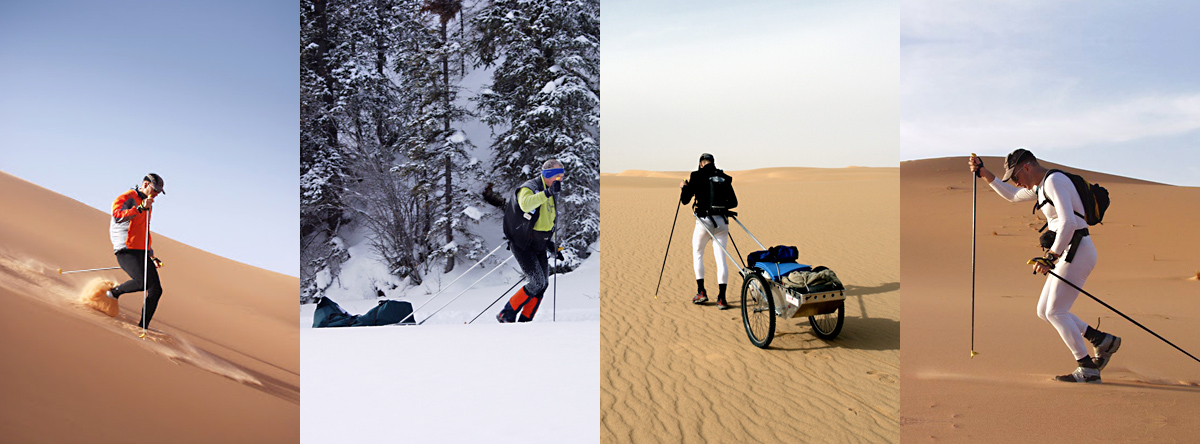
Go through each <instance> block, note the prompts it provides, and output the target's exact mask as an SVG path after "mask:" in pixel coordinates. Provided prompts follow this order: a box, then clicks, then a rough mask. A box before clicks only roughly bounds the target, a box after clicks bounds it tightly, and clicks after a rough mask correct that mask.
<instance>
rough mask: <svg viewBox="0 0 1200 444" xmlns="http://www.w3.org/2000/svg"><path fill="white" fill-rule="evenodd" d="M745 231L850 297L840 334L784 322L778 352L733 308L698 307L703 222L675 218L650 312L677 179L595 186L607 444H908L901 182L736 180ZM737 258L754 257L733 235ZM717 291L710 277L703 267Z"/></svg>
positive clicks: (816, 177)
mask: <svg viewBox="0 0 1200 444" xmlns="http://www.w3.org/2000/svg"><path fill="white" fill-rule="evenodd" d="M731 175H732V176H733V177H734V185H735V188H736V189H737V193H738V200H739V203H740V206H739V208H738V210H739V211H740V213H741V220H742V222H743V223H745V224H746V225H747V227H748V228H750V230H752V232H753V233H754V235H755V236H757V237H758V238H759V239H760V240H762V241H763V242H765V243H768V244H770V245H775V244H788V245H796V246H798V247H799V249H800V257H801V261H802V262H805V263H810V264H819V265H826V266H829V267H831V268H833V269H834V270H835V271H837V273H838V275H839V276H840V277H841V278H842V279H843V281H844V282H845V284H846V285H847V287H848V289H849V291H848V292H847V294H848V295H849V296H848V297H847V303H846V307H847V310H846V322H845V327H844V329H843V330H842V333H841V335H840V336H839V337H838V338H837V339H835V340H833V341H831V342H826V341H823V340H820V339H818V338H817V337H816V336H814V335H813V334H812V333H811V330H810V328H809V326H808V321H807V319H803V318H797V319H791V320H780V323H779V333H777V336H776V338H775V341H774V342H773V343H772V344H771V348H770V349H767V350H760V349H758V348H755V347H754V346H752V345H751V344H750V342H749V340H748V339H747V337H746V333H745V331H744V329H743V327H742V321H741V317H740V316H741V315H740V311H739V310H738V308H739V307H740V305H739V302H738V299H739V297H740V291H741V283H742V281H741V279H740V277H737V274H736V272H734V273H731V277H730V285H729V296H730V297H729V299H730V302H731V304H732V305H733V306H734V309H732V310H728V311H719V310H717V309H716V308H715V307H714V306H713V305H711V304H710V305H707V306H695V305H692V304H691V302H690V300H691V297H692V296H693V295H694V292H695V280H694V276H693V274H692V265H691V253H690V250H691V237H692V230H693V228H694V220H693V219H692V218H691V213H690V210H689V209H688V208H684V209H683V210H681V211H680V215H679V222H678V226H677V227H676V229H675V235H674V240H673V242H672V245H671V249H670V255H669V257H668V262H667V266H666V272H665V275H664V277H663V282H662V289H661V291H660V292H659V295H658V299H655V297H654V292H655V282H656V280H657V279H658V274H659V267H660V266H661V265H662V260H663V249H664V248H665V247H666V245H667V237H668V232H669V230H670V229H671V216H672V215H673V214H674V212H675V208H674V206H675V202H677V199H678V196H679V180H680V179H682V178H684V177H686V176H687V173H686V172H680V173H647V172H632V173H631V172H625V173H621V174H618V175H611V174H608V175H602V177H601V194H602V199H601V206H602V208H601V211H602V212H603V214H604V221H603V227H602V233H603V236H604V244H605V248H607V249H606V250H605V252H604V262H603V264H602V266H601V301H602V312H603V316H602V321H601V352H600V359H601V383H600V384H601V440H602V441H603V442H606V443H618V442H619V443H627V442H634V443H641V442H787V443H792V442H849V441H874V442H879V441H896V440H898V439H899V390H900V389H899V384H898V377H899V372H900V351H899V332H900V324H899V316H900V310H899V305H900V302H899V287H900V285H899V233H898V227H897V223H896V221H897V220H898V217H899V211H900V210H899V205H898V199H897V188H898V184H897V180H898V170H897V169H896V168H853V169H837V170H824V169H810V168H794V169H793V168H771V169H765V170H752V171H739V172H731ZM733 233H734V234H733V240H734V242H736V243H737V246H738V248H740V249H741V255H742V256H744V255H745V254H747V253H749V252H750V251H752V250H756V249H758V248H757V246H756V245H754V241H753V240H751V239H750V238H749V237H748V236H746V234H745V233H744V232H742V231H741V230H740V228H738V227H737V225H736V224H735V225H734V231H733ZM706 261H707V266H706V269H707V272H708V278H707V283H708V288H709V291H710V294H711V295H713V297H714V298H715V295H716V267H715V264H714V262H713V258H712V254H711V250H710V251H709V252H708V253H707V254H706Z"/></svg>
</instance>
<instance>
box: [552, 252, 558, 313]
mask: <svg viewBox="0 0 1200 444" xmlns="http://www.w3.org/2000/svg"><path fill="white" fill-rule="evenodd" d="M557 321H558V251H555V252H554V294H553V296H551V299H550V322H557Z"/></svg>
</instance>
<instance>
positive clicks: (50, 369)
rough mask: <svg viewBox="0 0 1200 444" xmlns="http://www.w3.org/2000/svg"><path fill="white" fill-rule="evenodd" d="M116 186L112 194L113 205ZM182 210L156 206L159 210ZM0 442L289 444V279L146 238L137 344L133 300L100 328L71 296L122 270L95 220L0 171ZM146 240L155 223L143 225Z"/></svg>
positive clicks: (294, 401) (292, 410)
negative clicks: (154, 286) (1, 353)
mask: <svg viewBox="0 0 1200 444" xmlns="http://www.w3.org/2000/svg"><path fill="white" fill-rule="evenodd" d="M120 191H121V190H114V196H115V195H116V193H118V192H120ZM185 204H186V202H178V203H175V202H171V203H169V204H168V203H167V201H166V200H165V199H164V200H163V201H160V202H159V205H161V206H160V207H159V208H160V209H161V210H163V211H169V209H170V206H171V205H185ZM0 208H4V209H5V211H3V212H0V245H2V247H0V301H3V302H4V310H0V325H2V327H0V344H2V345H0V346H2V347H3V348H4V349H5V350H6V351H7V352H8V353H10V354H12V356H20V359H5V360H4V361H3V363H0V393H2V395H0V399H2V400H3V402H4V404H5V406H6V407H7V408H6V409H5V412H6V414H5V415H3V418H0V436H5V438H6V439H12V440H15V441H19V442H78V441H87V442H244V441H249V442H296V441H298V440H299V422H298V421H299V399H300V394H299V344H298V342H297V341H298V336H299V328H298V326H297V325H296V322H295V319H296V310H295V303H294V302H295V299H294V298H295V295H296V294H297V292H298V285H299V284H298V280H297V279H296V278H294V277H290V276H284V275H280V274H278V273H273V272H269V271H266V270H261V269H258V268H255V267H251V266H247V265H244V264H239V263H236V262H233V261H230V260H227V259H224V258H220V257H217V256H215V255H212V254H210V253H207V252H203V251H200V250H197V249H194V248H191V247H188V246H186V245H183V244H180V243H178V242H175V241H173V240H171V239H170V238H168V237H166V236H161V235H159V234H158V233H155V234H154V236H155V238H154V239H155V250H156V251H157V253H158V254H159V256H160V257H162V258H163V259H164V261H166V263H167V265H166V266H165V267H164V268H162V269H160V275H161V276H162V281H163V285H164V289H165V291H164V295H163V297H162V300H161V302H160V304H159V309H158V313H157V314H156V316H155V319H154V322H153V323H152V324H151V327H152V330H151V331H150V332H149V335H148V336H147V338H146V339H139V338H138V335H139V333H140V329H138V328H137V327H136V323H137V320H138V317H139V316H140V310H141V303H142V297H141V294H140V293H136V294H130V295H126V296H124V297H122V298H121V301H120V304H121V306H120V314H119V315H118V316H117V317H116V318H110V317H108V316H106V315H104V314H102V313H99V312H96V311H94V310H92V309H90V308H87V307H85V306H84V304H83V303H81V302H80V299H79V294H80V292H81V291H83V289H84V288H85V286H87V284H88V283H89V282H90V281H92V280H95V279H108V280H111V281H117V282H120V281H124V280H125V279H127V277H126V276H125V275H124V273H123V272H122V271H120V270H108V271H98V272H91V273H83V274H58V272H57V269H58V268H64V269H67V270H71V269H83V268H96V267H106V266H115V265H116V261H115V259H114V258H113V255H112V250H111V244H110V243H109V240H108V233H107V228H108V227H107V218H108V216H106V215H105V214H104V213H103V212H100V211H97V210H95V209H92V208H89V207H86V206H84V205H82V204H80V203H79V202H76V201H74V200H72V199H69V198H66V197H63V196H60V195H57V194H55V193H53V192H51V191H49V190H46V189H44V188H41V187H39V186H37V185H34V184H31V183H29V182H26V181H23V180H20V179H18V178H15V177H12V176H10V175H7V174H3V173H0ZM152 230H153V227H152Z"/></svg>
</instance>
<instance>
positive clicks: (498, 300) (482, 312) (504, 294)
mask: <svg viewBox="0 0 1200 444" xmlns="http://www.w3.org/2000/svg"><path fill="white" fill-rule="evenodd" d="M522 282H525V277H524V276H521V279H519V280H517V283H515V284H513V285H512V286H511V287H508V290H504V293H500V297H498V298H496V300H494V301H492V303H491V304H488V306H487V308H485V309H483V311H481V312H479V314H477V315H475V317H473V318H471V322H468V324H471V323H474V322H475V320H476V319H479V317H480V316H483V314H484V313H487V311H488V310H490V309H491V308H492V306H493V305H496V303H497V302H500V300H501V299H504V297H505V296H508V292H510V291H512V289H514V288H517V286H518V285H521V283H522Z"/></svg>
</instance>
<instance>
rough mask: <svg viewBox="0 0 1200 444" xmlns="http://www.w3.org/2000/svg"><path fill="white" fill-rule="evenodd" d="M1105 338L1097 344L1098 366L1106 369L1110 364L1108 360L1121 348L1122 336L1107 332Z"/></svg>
mask: <svg viewBox="0 0 1200 444" xmlns="http://www.w3.org/2000/svg"><path fill="white" fill-rule="evenodd" d="M1104 335H1105V336H1104V339H1103V340H1101V341H1100V343H1099V344H1096V359H1095V360H1094V361H1095V362H1096V368H1098V369H1100V370H1104V367H1106V366H1108V361H1109V360H1111V359H1112V355H1113V353H1116V352H1117V350H1118V349H1120V348H1121V338H1120V337H1119V336H1115V335H1113V334H1112V333H1105V334H1104Z"/></svg>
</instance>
